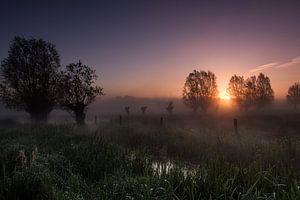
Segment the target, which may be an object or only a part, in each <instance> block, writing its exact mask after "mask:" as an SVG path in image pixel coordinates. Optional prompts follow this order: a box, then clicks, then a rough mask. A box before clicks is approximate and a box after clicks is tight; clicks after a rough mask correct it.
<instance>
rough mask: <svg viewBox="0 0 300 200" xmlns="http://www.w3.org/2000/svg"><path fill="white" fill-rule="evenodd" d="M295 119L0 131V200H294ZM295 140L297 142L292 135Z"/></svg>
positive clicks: (298, 159) (297, 164) (154, 120)
mask: <svg viewBox="0 0 300 200" xmlns="http://www.w3.org/2000/svg"><path fill="white" fill-rule="evenodd" d="M299 120H300V116H299V115H275V114H272V115H263V114H260V115H258V114H256V115H247V116H239V117H238V124H239V126H238V133H239V134H238V135H236V134H234V131H233V127H232V126H233V124H232V117H230V116H225V115H224V116H221V115H220V116H206V117H204V116H190V115H180V116H169V117H167V116H165V117H164V121H163V124H162V125H161V124H160V116H156V115H151V116H130V117H123V118H122V124H121V125H120V124H119V117H118V116H110V117H103V118H101V119H99V122H98V124H93V125H90V127H89V128H88V129H78V128H76V127H74V126H72V125H70V124H69V125H68V124H66V125H30V124H17V123H14V122H13V121H7V120H6V121H2V122H1V125H0V127H1V128H0V131H1V132H0V199H116V200H117V199H280V200H281V199H291V200H292V199H300V188H299V187H300V183H299V181H300V175H299V170H300V156H299V155H300V148H299V147H300V139H299V136H300V135H299V134H300V132H299V130H300V123H299ZM298 133H299V134H298Z"/></svg>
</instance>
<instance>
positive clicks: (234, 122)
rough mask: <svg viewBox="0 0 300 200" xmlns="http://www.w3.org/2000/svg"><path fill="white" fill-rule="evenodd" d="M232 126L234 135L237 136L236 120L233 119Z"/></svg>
mask: <svg viewBox="0 0 300 200" xmlns="http://www.w3.org/2000/svg"><path fill="white" fill-rule="evenodd" d="M233 126H234V133H235V134H236V135H237V134H238V124H237V119H236V118H234V119H233Z"/></svg>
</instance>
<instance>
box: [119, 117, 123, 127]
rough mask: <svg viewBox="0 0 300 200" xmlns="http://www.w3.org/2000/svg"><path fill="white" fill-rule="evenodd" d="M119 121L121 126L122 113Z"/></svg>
mask: <svg viewBox="0 0 300 200" xmlns="http://www.w3.org/2000/svg"><path fill="white" fill-rule="evenodd" d="M119 123H120V126H121V125H122V115H120V118H119Z"/></svg>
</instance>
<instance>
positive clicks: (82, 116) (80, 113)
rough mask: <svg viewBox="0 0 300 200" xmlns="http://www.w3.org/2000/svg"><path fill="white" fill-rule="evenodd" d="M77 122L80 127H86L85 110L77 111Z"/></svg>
mask: <svg viewBox="0 0 300 200" xmlns="http://www.w3.org/2000/svg"><path fill="white" fill-rule="evenodd" d="M75 118H76V123H77V125H78V126H80V127H85V126H86V124H85V113H84V111H78V112H76V113H75Z"/></svg>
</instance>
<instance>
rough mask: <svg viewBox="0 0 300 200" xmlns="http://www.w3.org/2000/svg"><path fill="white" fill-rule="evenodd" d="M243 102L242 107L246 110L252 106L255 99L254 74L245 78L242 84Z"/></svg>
mask: <svg viewBox="0 0 300 200" xmlns="http://www.w3.org/2000/svg"><path fill="white" fill-rule="evenodd" d="M244 87H245V88H244V98H245V99H244V104H243V107H244V109H245V110H246V111H247V110H248V109H249V108H250V107H252V106H254V105H255V104H256V102H257V100H256V76H251V77H249V78H247V79H246V80H245V85H244Z"/></svg>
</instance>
